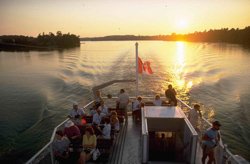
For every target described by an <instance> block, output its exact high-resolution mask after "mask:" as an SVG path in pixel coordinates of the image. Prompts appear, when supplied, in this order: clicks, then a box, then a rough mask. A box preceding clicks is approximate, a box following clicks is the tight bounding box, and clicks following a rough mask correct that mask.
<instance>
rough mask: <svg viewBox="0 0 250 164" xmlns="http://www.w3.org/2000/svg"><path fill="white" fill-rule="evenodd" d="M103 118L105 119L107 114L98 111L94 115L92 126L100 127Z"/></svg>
mask: <svg viewBox="0 0 250 164" xmlns="http://www.w3.org/2000/svg"><path fill="white" fill-rule="evenodd" d="M103 117H105V114H104V113H102V112H101V110H100V109H97V110H96V113H95V114H94V115H93V122H92V124H95V125H100V123H101V121H102V119H103Z"/></svg>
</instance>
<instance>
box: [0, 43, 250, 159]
mask: <svg viewBox="0 0 250 164" xmlns="http://www.w3.org/2000/svg"><path fill="white" fill-rule="evenodd" d="M139 56H140V57H141V58H142V60H143V61H145V60H149V61H151V67H152V69H153V72H154V74H153V75H151V76H147V75H142V76H140V77H139V80H140V81H139V87H140V94H141V95H155V94H156V93H159V94H161V95H162V96H163V95H164V90H165V89H166V88H167V85H168V84H169V83H172V84H173V86H174V88H176V90H177V92H178V97H179V98H181V99H183V100H185V101H186V102H188V103H189V104H193V103H200V104H201V105H202V112H203V113H204V115H205V117H208V118H209V119H214V118H215V119H217V120H219V121H220V122H221V123H222V124H223V126H222V127H221V129H222V130H221V133H222V135H223V139H224V142H225V143H227V144H228V146H229V148H230V150H231V151H232V152H233V153H236V154H240V155H242V156H244V157H245V158H247V159H248V160H250V140H249V138H250V101H249V100H250V64H249V61H250V50H249V49H245V48H243V47H241V46H238V45H232V44H217V43H213V44H212V43H186V42H162V41H143V42H139ZM133 78H135V42H132V41H128V42H127V41H126V42H125V41H124V42H85V43H83V44H81V47H80V48H76V49H71V50H65V51H61V52H59V51H49V52H37V51H31V52H0V97H1V98H0V131H1V133H0V156H1V157H0V161H2V162H3V161H5V162H6V161H9V162H13V163H22V162H24V161H26V160H27V159H28V158H30V157H31V156H32V155H33V154H34V153H35V152H36V151H37V150H38V149H40V148H41V147H42V146H44V145H45V143H46V142H48V141H49V139H50V136H51V133H52V131H53V128H54V127H55V126H56V125H57V124H58V123H60V122H61V121H63V120H64V119H65V118H66V116H67V114H68V110H69V109H70V108H71V105H72V102H73V101H78V102H80V103H81V104H85V103H87V102H89V101H90V100H91V98H92V96H93V95H92V93H91V89H92V87H93V86H95V85H98V84H101V83H103V82H107V81H110V80H113V79H133ZM122 87H124V88H125V89H126V90H127V91H128V92H129V94H130V95H134V94H135V92H134V91H135V87H134V86H133V84H131V85H126V86H122ZM120 88H121V86H114V87H112V88H109V89H105V90H104V91H103V92H104V93H103V95H105V94H108V93H112V94H113V95H116V94H117V93H118V91H119V89H120Z"/></svg>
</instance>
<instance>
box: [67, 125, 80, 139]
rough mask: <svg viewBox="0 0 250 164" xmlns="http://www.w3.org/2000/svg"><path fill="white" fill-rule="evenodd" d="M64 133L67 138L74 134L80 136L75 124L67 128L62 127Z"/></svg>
mask: <svg viewBox="0 0 250 164" xmlns="http://www.w3.org/2000/svg"><path fill="white" fill-rule="evenodd" d="M64 134H65V135H66V136H67V137H68V138H72V137H74V136H80V135H81V133H80V130H79V128H78V127H77V126H75V125H74V126H71V127H69V128H65V129H64Z"/></svg>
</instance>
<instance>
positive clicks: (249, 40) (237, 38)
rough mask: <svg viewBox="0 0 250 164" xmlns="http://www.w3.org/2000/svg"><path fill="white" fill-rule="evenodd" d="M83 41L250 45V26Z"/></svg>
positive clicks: (118, 36)
mask: <svg viewBox="0 0 250 164" xmlns="http://www.w3.org/2000/svg"><path fill="white" fill-rule="evenodd" d="M81 40H82V41H116V40H163V41H192V42H225V43H238V44H248V45H250V26H248V27H245V28H244V29H239V28H237V29H234V28H232V29H228V28H222V29H211V30H209V31H203V32H194V33H189V34H176V33H172V34H171V35H154V36H135V35H111V36H105V37H93V38H81Z"/></svg>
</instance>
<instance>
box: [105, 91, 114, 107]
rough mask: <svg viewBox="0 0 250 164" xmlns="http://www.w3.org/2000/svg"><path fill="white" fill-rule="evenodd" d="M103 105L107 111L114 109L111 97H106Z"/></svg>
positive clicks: (109, 95)
mask: <svg viewBox="0 0 250 164" xmlns="http://www.w3.org/2000/svg"><path fill="white" fill-rule="evenodd" d="M105 105H106V106H107V107H108V109H109V110H111V109H114V101H113V100H112V95H111V94H108V95H107V100H105Z"/></svg>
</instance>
